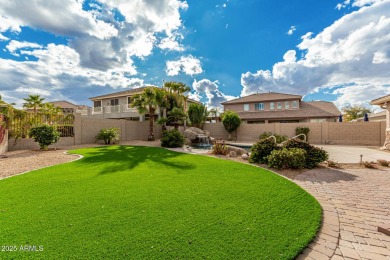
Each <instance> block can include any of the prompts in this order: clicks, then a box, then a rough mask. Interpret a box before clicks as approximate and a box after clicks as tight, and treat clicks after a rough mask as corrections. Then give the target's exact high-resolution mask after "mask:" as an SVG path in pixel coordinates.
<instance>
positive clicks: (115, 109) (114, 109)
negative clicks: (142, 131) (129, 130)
mask: <svg viewBox="0 0 390 260" xmlns="http://www.w3.org/2000/svg"><path fill="white" fill-rule="evenodd" d="M111 113H138V110H137V109H136V108H132V107H128V105H127V104H123V105H116V106H103V107H93V108H92V114H111Z"/></svg>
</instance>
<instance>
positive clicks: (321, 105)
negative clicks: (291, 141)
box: [221, 92, 341, 124]
mask: <svg viewBox="0 0 390 260" xmlns="http://www.w3.org/2000/svg"><path fill="white" fill-rule="evenodd" d="M221 104H222V105H223V107H224V111H226V110H231V111H235V112H237V114H238V115H239V116H240V117H241V119H242V120H243V121H244V122H245V123H248V124H256V123H258V124H261V123H298V122H324V121H327V122H336V121H337V119H338V116H339V115H340V114H341V112H340V110H339V109H338V108H337V107H336V106H335V105H334V104H333V103H332V102H325V101H311V102H305V101H302V96H300V95H292V94H283V93H275V92H268V93H258V94H253V95H249V96H246V97H242V98H238V99H234V100H230V101H226V102H223V103H221Z"/></svg>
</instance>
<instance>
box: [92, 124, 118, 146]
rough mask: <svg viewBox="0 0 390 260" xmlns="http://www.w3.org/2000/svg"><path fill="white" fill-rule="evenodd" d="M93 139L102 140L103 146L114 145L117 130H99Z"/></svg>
mask: <svg viewBox="0 0 390 260" xmlns="http://www.w3.org/2000/svg"><path fill="white" fill-rule="evenodd" d="M95 139H96V141H99V140H103V141H104V143H105V144H111V142H112V143H115V142H116V141H118V140H119V129H118V128H115V127H111V128H104V129H100V131H99V133H98V134H97V135H96V137H95Z"/></svg>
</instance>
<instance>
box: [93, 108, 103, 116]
mask: <svg viewBox="0 0 390 260" xmlns="http://www.w3.org/2000/svg"><path fill="white" fill-rule="evenodd" d="M92 113H93V114H101V113H103V108H102V107H94V108H93V111H92Z"/></svg>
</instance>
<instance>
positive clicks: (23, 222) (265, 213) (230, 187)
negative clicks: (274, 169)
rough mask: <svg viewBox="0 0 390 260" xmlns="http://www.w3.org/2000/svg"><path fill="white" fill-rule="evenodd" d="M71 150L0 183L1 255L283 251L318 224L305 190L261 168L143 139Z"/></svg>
mask: <svg viewBox="0 0 390 260" xmlns="http://www.w3.org/2000/svg"><path fill="white" fill-rule="evenodd" d="M72 153H77V154H82V155H84V158H83V159H81V160H78V161H75V162H71V163H67V164H62V165H57V166H53V167H49V168H45V169H41V170H37V171H33V172H30V173H27V174H23V175H19V176H15V177H12V178H8V179H4V180H1V181H0V198H1V199H0V245H1V246H16V247H17V249H18V251H16V252H4V251H0V259H7V258H17V259H20V258H45V259H59V258H62V259H64V258H66V259H76V258H77V259H102V258H109V259H171V258H175V259H176V258H177V259H189V258H197V259H199V258H207V259H292V258H294V257H295V256H296V255H297V254H298V253H299V252H300V251H301V250H302V249H303V248H304V247H305V246H306V245H307V244H308V243H309V241H310V240H311V239H312V237H313V236H314V235H315V233H316V230H317V228H318V226H319V225H320V219H321V208H320V205H319V204H318V202H317V201H316V200H315V199H314V198H313V197H312V196H311V195H309V194H308V193H306V192H305V191H304V190H302V189H301V188H300V187H298V186H297V185H295V184H293V183H291V182H290V181H287V180H286V179H284V178H282V177H279V176H278V175H276V174H273V173H271V172H269V171H267V170H264V169H261V168H256V167H253V166H250V165H245V164H241V163H236V162H232V161H226V160H221V159H216V158H211V157H206V156H201V155H189V154H181V153H176V152H172V151H168V150H165V149H161V148H152V147H131V146H107V147H101V148H89V149H80V150H74V151H72ZM21 245H23V246H25V245H30V246H34V245H35V246H37V249H39V248H38V246H43V251H42V252H31V251H30V252H28V251H21V250H20V246H21ZM30 248H31V247H30ZM4 249H7V248H5V247H3V248H2V250H4Z"/></svg>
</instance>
